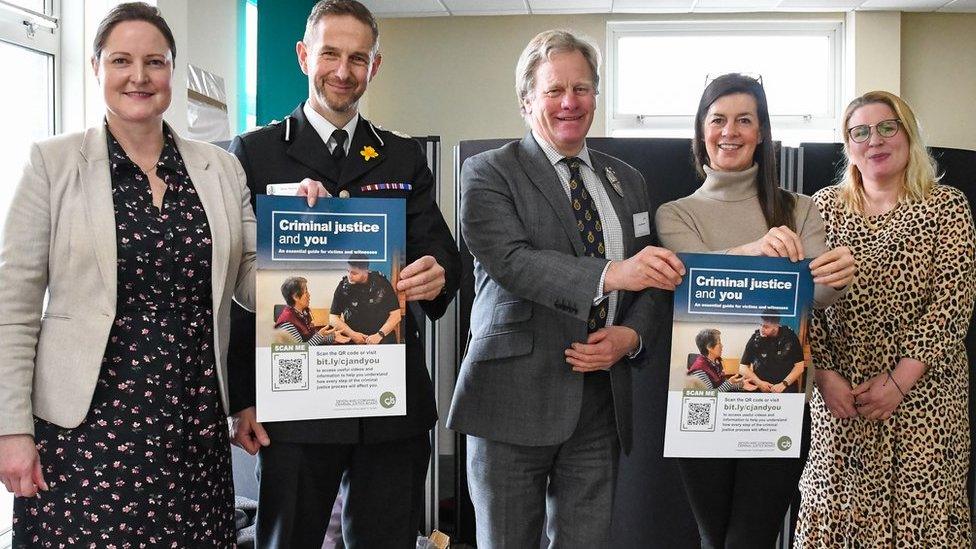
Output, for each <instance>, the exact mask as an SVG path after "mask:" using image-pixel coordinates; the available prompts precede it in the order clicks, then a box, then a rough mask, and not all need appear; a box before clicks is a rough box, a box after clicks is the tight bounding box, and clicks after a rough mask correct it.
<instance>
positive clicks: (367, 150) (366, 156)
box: [359, 145, 380, 162]
mask: <svg viewBox="0 0 976 549" xmlns="http://www.w3.org/2000/svg"><path fill="white" fill-rule="evenodd" d="M359 154H361V155H363V160H364V161H366V162H369V161H370V159H373V158H376V157H378V156H379V155H380V153H378V152H376V149H374V148H373V147H371V146H369V145H366V146H365V147H363V150H361V151H359Z"/></svg>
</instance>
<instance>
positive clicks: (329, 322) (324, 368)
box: [255, 195, 407, 422]
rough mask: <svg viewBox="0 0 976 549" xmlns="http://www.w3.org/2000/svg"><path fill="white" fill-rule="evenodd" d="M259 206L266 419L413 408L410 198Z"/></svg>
mask: <svg viewBox="0 0 976 549" xmlns="http://www.w3.org/2000/svg"><path fill="white" fill-rule="evenodd" d="M257 205H258V211H257V216H258V269H257V311H256V320H255V322H256V326H255V334H256V345H257V349H256V362H257V364H256V375H255V383H256V393H257V418H258V421H262V422H265V421H288V420H300V419H328V418H343V417H367V416H397V415H401V416H402V415H406V412H407V403H406V369H405V347H404V339H403V335H404V316H405V312H406V304H405V297H404V295H403V294H402V292H396V290H395V287H396V283H397V281H398V279H399V274H400V270H401V268H402V267H403V266H404V262H405V257H406V245H405V227H406V213H405V204H404V201H403V200H400V199H377V198H370V199H355V198H326V199H319V201H318V202H317V203H316V205H315V207H314V208H309V207H308V205H307V203H306V199H305V198H304V197H295V196H269V195H259V196H258V197H257Z"/></svg>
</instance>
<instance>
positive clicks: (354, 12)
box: [302, 0, 380, 53]
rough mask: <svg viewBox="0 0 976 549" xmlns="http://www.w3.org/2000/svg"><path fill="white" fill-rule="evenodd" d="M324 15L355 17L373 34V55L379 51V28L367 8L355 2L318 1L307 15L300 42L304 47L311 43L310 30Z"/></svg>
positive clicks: (345, 0) (348, 0)
mask: <svg viewBox="0 0 976 549" xmlns="http://www.w3.org/2000/svg"><path fill="white" fill-rule="evenodd" d="M326 15H351V16H352V17H355V18H356V19H358V20H359V21H360V22H361V23H362V24H364V25H366V26H367V27H369V30H370V31H372V32H373V53H376V50H377V49H379V45H380V28H379V27H378V26H377V25H376V18H375V17H373V13H372V12H370V11H369V8H367V7H366V6H364V5H362V4H360V3H359V2H357V1H356V0H319V2H318V3H317V4H315V6H314V7H313V8H312V12H311V13H309V14H308V21H306V22H305V36H304V37H303V38H302V41H303V42H305V44H306V45H308V44H310V43H311V41H312V29H313V28H315V25H316V24H317V23H318V22H319V20H320V19H322V18H323V17H325V16H326Z"/></svg>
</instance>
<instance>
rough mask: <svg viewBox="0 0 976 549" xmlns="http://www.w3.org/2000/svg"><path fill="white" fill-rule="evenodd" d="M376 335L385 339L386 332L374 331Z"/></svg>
mask: <svg viewBox="0 0 976 549" xmlns="http://www.w3.org/2000/svg"><path fill="white" fill-rule="evenodd" d="M376 334H377V335H378V336H380V337H386V332H384V331H383V330H376Z"/></svg>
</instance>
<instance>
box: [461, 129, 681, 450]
mask: <svg viewBox="0 0 976 549" xmlns="http://www.w3.org/2000/svg"><path fill="white" fill-rule="evenodd" d="M590 158H591V160H592V162H593V165H594V171H595V172H596V173H597V175H598V176H599V177H600V179H601V180H603V183H604V185H606V187H607V194H608V196H609V197H610V200H611V202H612V203H613V207H614V210H615V211H616V213H617V217H618V218H619V219H620V226H621V229H622V231H623V235H624V244H625V252H626V253H625V255H626V256H627V257H630V256H631V255H633V254H634V253H636V252H637V251H639V250H640V249H642V248H643V247H644V246H647V245H650V244H651V243H652V242H653V234H648V235H645V236H641V237H635V234H634V214H638V213H642V212H648V215H650V214H651V213H653V212H650V207H649V201H648V198H647V191H646V188H645V186H644V179H643V177H642V176H641V175H640V173H639V172H638V171H637V170H635V169H634V168H632V167H631V166H629V165H627V164H625V163H624V162H622V161H620V160H618V159H616V158H613V157H611V156H608V155H605V154H602V153H599V152H597V151H594V150H592V149H590ZM608 167H609V168H611V169H612V170H613V171H614V172H615V173H616V175H617V177H618V178H619V180H620V182H621V184H622V186H623V197H620V195H618V194H617V192H616V191H614V190H613V189H612V187H611V185H610V184H609V182H608V181H606V175H605V170H606V168H608ZM461 191H462V194H461V211H460V215H461V232H462V234H463V235H464V240H465V242H466V243H467V245H468V248H469V249H470V250H471V254H472V255H473V256H474V274H475V298H474V304H473V306H472V310H471V334H470V336H469V341H468V348H467V354H466V355H465V357H464V361H463V363H462V366H461V372H460V374H459V378H458V382H457V387H456V388H455V392H454V400H453V402H452V405H451V411H450V415H449V416H448V420H447V425H448V427H449V428H451V429H454V430H456V431H460V432H463V433H467V434H470V435H475V436H478V437H482V438H487V439H490V440H497V441H501V442H508V443H512V444H522V445H529V446H540V445H552V444H559V443H562V442H564V441H566V440H567V439H568V438H569V437H570V435H571V434H572V432H573V429H574V428H575V427H576V424H577V421H578V420H579V416H580V406H581V401H582V394H583V374H580V373H577V372H573V371H572V368H571V367H570V365H569V364H568V363H567V362H566V360H565V356H564V351H565V350H566V349H567V348H568V347H569V346H570V345H571V344H572V343H573V342H577V341H579V342H583V341H586V338H587V330H586V321H587V316H588V314H589V311H590V307H591V306H592V304H593V298H594V297H595V295H596V291H597V288H598V286H599V282H600V276H601V274H602V273H603V268H604V266H605V265H606V260H604V259H599V258H592V257H586V256H585V255H584V252H583V243H582V240H581V239H580V235H579V230H578V229H577V227H576V220H575V217H574V216H573V213H572V210H571V207H570V203H569V199H568V198H567V197H566V193H565V191H564V190H563V187H562V185H561V184H560V182H559V178H558V175H557V174H556V171H555V169H554V168H553V167H552V165H551V164H550V163H549V160H548V159H547V158H546V156H545V153H544V152H543V151H542V149H541V148H540V147H539V145H538V144H537V143H536V141H535V139H534V138H533V137H532V134H531V132H530V133H529V134H528V135H527V136H526V137H525V138H524V139H522V140H521V141H517V142H513V143H509V144H508V145H505V146H504V147H501V148H499V149H496V150H493V151H488V152H485V153H482V154H479V155H477V156H474V157H471V158H469V159H468V160H467V161H466V162H465V163H464V167H463V169H462V171H461ZM653 226H654V223H653V220H651V221H650V227H653ZM666 299H667V295H666V294H665V293H664V292H660V291H657V290H646V291H643V292H639V293H633V292H621V293H620V295H619V301H618V306H617V314H616V319H615V322H614V323H615V324H617V325H624V326H629V327H631V328H633V329H634V330H635V331H637V333H638V334H639V335H640V336H641V337H642V339H643V341H644V344H645V346H646V345H649V344H650V343H651V342H653V341H654V340H655V339H656V335H657V330H658V329H659V326H660V319H659V318H657V315H656V314H655V311H656V310H657V309H658V308H659V307H661V306H662V305H663V304H666ZM646 354H647V353H642V355H638V357H637V358H636V359H633V360H631V359H627V358H624V359H623V360H621V361H620V362H619V363H617V364H615V365H614V366H613V367H612V368H611V369H610V377H611V385H612V390H613V402H614V410H615V414H616V420H617V432H618V435H619V437H620V443H621V447H622V448H623V450H624V451H625V452H627V451H629V449H630V442H631V431H632V429H631V424H632V419H631V401H632V396H631V371H630V367H631V366H632V365H634V363H639V362H641V361H642V360H643V356H646Z"/></svg>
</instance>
